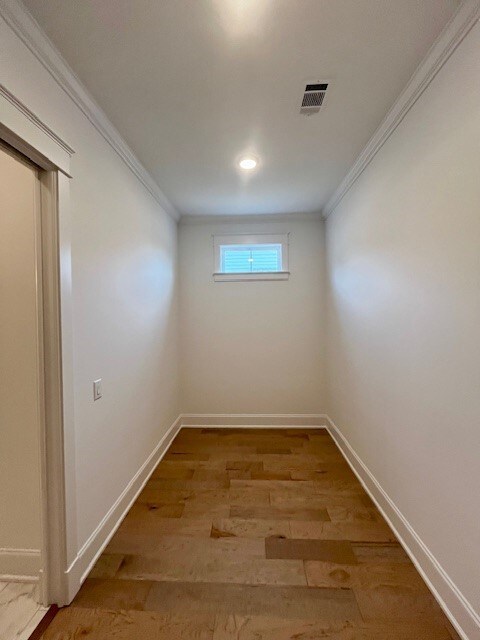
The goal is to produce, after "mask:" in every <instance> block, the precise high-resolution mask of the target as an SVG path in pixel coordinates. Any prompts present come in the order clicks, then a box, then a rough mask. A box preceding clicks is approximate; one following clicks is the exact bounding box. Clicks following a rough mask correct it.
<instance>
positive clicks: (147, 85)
mask: <svg viewBox="0 0 480 640" xmlns="http://www.w3.org/2000/svg"><path fill="white" fill-rule="evenodd" d="M24 2H25V4H26V5H27V7H28V8H29V9H30V11H31V12H32V13H33V15H34V16H35V18H36V19H37V20H38V22H39V23H40V25H41V26H42V27H43V29H44V31H45V32H46V33H47V34H48V35H49V36H50V38H51V39H52V41H53V42H54V44H55V45H56V46H57V48H58V49H59V50H60V52H61V53H62V55H63V56H64V58H65V59H66V60H67V62H68V63H69V64H70V66H71V67H72V68H73V70H74V71H75V72H76V74H77V75H78V76H79V78H80V79H81V80H82V81H83V83H84V84H85V85H86V87H87V88H88V89H89V91H90V92H91V94H92V95H93V96H94V98H95V99H96V101H97V102H98V103H99V104H100V106H101V107H102V108H103V109H104V111H105V112H106V113H107V115H108V116H109V118H110V120H111V121H112V122H113V124H114V125H115V126H116V127H117V128H118V130H119V131H120V133H121V134H122V136H123V137H124V139H125V140H126V141H127V142H128V144H129V145H130V146H131V148H132V149H133V150H134V152H135V153H136V155H137V156H138V157H139V159H140V160H141V162H142V163H143V164H144V166H145V167H146V168H147V169H148V171H149V172H150V173H151V175H152V176H153V178H154V179H155V180H156V181H157V183H158V185H159V186H160V188H161V189H162V190H163V192H164V193H165V195H166V196H167V198H169V199H170V201H171V202H172V203H173V205H174V207H175V208H176V209H177V211H178V212H179V213H180V214H183V215H186V214H188V215H231V214H237V215H238V214H242V215H243V214H267V213H277V214H278V213H296V212H312V211H314V212H318V211H321V209H322V207H323V206H324V205H325V203H326V202H327V200H328V198H329V197H330V196H331V195H332V193H333V191H334V190H335V188H336V187H337V186H338V184H339V182H340V181H341V180H342V178H343V177H344V176H345V174H346V173H347V171H348V169H349V168H350V166H351V165H352V163H353V161H354V160H355V158H356V157H357V156H358V154H359V153H360V151H361V150H362V148H363V147H364V145H365V144H366V143H367V141H368V140H369V138H370V137H371V135H372V134H373V132H374V131H375V129H376V128H377V126H378V125H379V124H380V122H381V120H382V119H383V117H384V116H385V114H386V112H387V111H388V109H389V108H390V107H391V106H392V104H393V103H394V101H395V99H396V98H397V96H398V95H399V94H400V92H401V91H402V89H403V88H404V86H405V85H406V83H407V82H408V80H409V78H410V76H411V75H412V73H413V72H414V71H415V69H416V67H417V66H418V64H419V63H420V61H421V60H422V58H423V57H424V56H425V55H426V53H427V51H428V49H429V47H430V46H431V44H432V43H433V41H434V40H435V38H436V37H437V36H438V35H439V33H440V32H441V30H442V29H443V27H444V26H445V24H446V23H447V22H448V20H449V19H450V17H451V16H452V15H453V13H454V11H455V10H456V8H457V7H458V4H459V2H458V0H81V1H79V0H24ZM311 80H329V81H330V86H329V89H328V93H327V100H326V104H325V106H324V107H323V108H322V110H321V111H320V113H319V114H317V115H314V116H310V117H306V116H303V115H300V114H299V101H300V100H301V96H302V93H303V90H304V88H305V84H306V82H307V81H311ZM243 153H253V154H254V155H255V156H257V157H258V159H259V161H260V163H259V167H258V169H257V170H255V171H254V172H252V173H249V174H246V173H245V172H242V171H240V170H239V169H238V166H237V161H238V157H239V155H241V154H243Z"/></svg>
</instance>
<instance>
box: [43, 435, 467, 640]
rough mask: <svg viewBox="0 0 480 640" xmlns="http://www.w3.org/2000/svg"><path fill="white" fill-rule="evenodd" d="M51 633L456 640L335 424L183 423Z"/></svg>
mask: <svg viewBox="0 0 480 640" xmlns="http://www.w3.org/2000/svg"><path fill="white" fill-rule="evenodd" d="M43 638H44V640H65V639H66V638H68V639H69V640H76V639H77V638H78V639H80V638H82V640H105V639H107V638H115V639H117V640H136V639H139V640H140V639H141V640H144V639H155V640H167V639H168V640H190V639H196V640H314V639H318V638H329V639H331V640H453V639H455V640H458V636H457V635H456V634H455V632H454V631H453V629H452V627H451V625H450V624H449V622H448V620H447V619H446V617H445V616H444V614H443V613H442V611H441V609H440V607H439V606H438V604H437V603H436V601H435V600H434V598H433V596H432V595H431V594H430V592H429V591H428V589H427V587H426V586H425V584H424V582H423V581H422V579H421V578H420V576H419V574H418V573H417V571H416V570H415V567H414V566H413V564H412V563H411V562H410V560H409V558H408V557H407V555H406V554H405V552H404V551H403V549H402V548H401V546H400V545H399V544H398V542H397V541H396V539H395V536H394V535H393V533H392V531H391V530H390V529H389V527H388V526H387V524H386V523H385V521H384V520H383V518H382V516H381V515H380V513H379V512H378V511H377V509H376V508H375V506H374V505H373V504H372V502H371V500H370V499H369V497H368V496H367V495H366V493H365V491H364V490H363V488H362V486H361V485H360V484H359V482H358V481H357V480H356V478H355V476H354V475H353V473H352V472H351V470H350V468H349V467H348V465H347V464H346V462H345V461H344V460H343V458H342V456H341V454H340V452H339V451H338V449H337V447H336V445H335V443H334V442H333V440H332V439H331V438H330V436H329V435H328V433H327V431H326V430H322V429H317V430H312V429H306V430H301V429H262V430H251V429H240V428H235V429H210V428H208V429H207V428H205V429H182V430H181V431H180V433H179V434H178V436H177V437H176V439H175V441H174V442H173V444H172V445H171V447H170V449H169V451H168V452H167V454H166V455H165V457H164V459H163V460H162V462H160V464H159V465H158V467H157V469H156V470H155V472H154V473H153V475H152V478H151V479H150V481H149V482H148V484H147V486H146V487H145V489H144V490H143V491H142V493H141V495H140V496H139V498H138V500H137V502H136V503H135V504H134V506H133V507H132V509H131V510H130V512H129V513H128V515H127V516H126V518H125V520H124V521H123V523H122V525H121V526H120V528H119V530H118V531H117V533H116V534H115V536H114V537H113V539H112V540H111V542H110V544H109V545H108V547H107V548H106V550H105V552H104V554H103V555H102V556H101V558H100V559H99V561H98V562H97V564H96V566H95V567H94V569H93V571H92V572H91V574H90V576H89V577H88V579H87V580H86V582H85V584H84V585H83V587H82V589H81V590H80V592H79V594H78V595H77V597H76V598H75V600H74V602H73V603H72V605H71V606H70V607H67V608H65V609H63V610H61V611H60V612H59V613H58V614H57V616H56V618H55V619H54V621H53V622H52V624H51V625H50V627H49V628H48V630H47V631H46V632H45V634H44V636H43Z"/></svg>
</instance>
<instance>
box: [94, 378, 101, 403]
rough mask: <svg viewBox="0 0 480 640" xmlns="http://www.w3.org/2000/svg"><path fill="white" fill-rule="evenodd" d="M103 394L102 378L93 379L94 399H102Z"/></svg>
mask: <svg viewBox="0 0 480 640" xmlns="http://www.w3.org/2000/svg"><path fill="white" fill-rule="evenodd" d="M102 396H103V392H102V379H101V378H99V379H98V380H94V381H93V400H94V401H95V400H100V398H101V397H102Z"/></svg>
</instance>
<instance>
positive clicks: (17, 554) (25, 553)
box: [0, 547, 42, 582]
mask: <svg viewBox="0 0 480 640" xmlns="http://www.w3.org/2000/svg"><path fill="white" fill-rule="evenodd" d="M41 568H42V567H41V553H40V550H39V549H12V548H10V547H2V548H0V581H1V582H37V581H38V576H39V572H40V569H41Z"/></svg>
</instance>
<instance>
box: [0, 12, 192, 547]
mask: <svg viewBox="0 0 480 640" xmlns="http://www.w3.org/2000/svg"><path fill="white" fill-rule="evenodd" d="M0 60H1V69H0V76H1V81H2V83H3V84H4V85H5V86H6V87H7V89H9V90H10V91H11V92H12V93H13V94H14V95H15V96H16V97H17V98H18V99H19V100H21V101H22V102H23V103H24V104H26V105H27V106H28V107H29V108H30V109H31V110H32V111H33V112H34V113H36V114H37V115H38V117H39V118H40V119H41V120H43V121H44V122H45V123H46V124H47V125H48V126H50V127H51V128H52V129H53V130H54V131H55V132H56V133H58V135H60V136H61V137H62V138H63V139H65V140H66V141H67V142H68V143H69V144H70V145H71V146H72V147H73V148H74V150H75V152H76V153H75V155H74V156H73V159H72V163H71V172H72V176H73V179H72V180H71V190H70V193H71V208H72V220H73V227H72V261H73V307H74V309H73V310H74V327H73V329H74V369H75V371H74V374H75V381H74V382H75V434H76V485H77V519H78V540H77V546H78V548H81V546H82V545H83V544H84V543H85V542H86V540H87V539H88V538H89V536H90V535H91V534H92V532H93V531H94V530H95V528H96V527H97V526H98V525H99V523H100V521H101V520H102V518H103V517H104V516H105V514H106V513H107V511H108V510H109V509H110V508H111V506H112V505H113V503H114V502H115V500H116V499H117V498H118V497H119V495H120V494H121V492H122V491H123V490H124V489H125V487H126V485H127V484H128V483H129V481H130V480H131V479H132V477H133V476H134V475H135V473H136V472H137V471H138V469H139V467H140V466H141V465H142V464H143V462H144V461H145V460H146V458H147V456H148V455H149V454H150V453H151V452H152V450H153V448H154V447H155V445H156V444H157V443H158V441H159V439H160V438H161V436H162V434H163V433H164V432H165V431H166V429H167V428H168V427H170V425H171V424H172V422H173V420H174V419H175V418H176V417H177V415H178V413H179V410H180V405H179V397H178V376H177V329H176V327H177V314H176V290H177V270H176V263H177V255H176V243H177V241H176V223H175V222H174V221H173V220H172V219H171V218H169V217H168V215H167V214H166V213H165V212H164V211H163V210H162V209H161V208H160V206H159V205H158V203H157V202H156V201H155V200H154V199H153V198H152V196H151V195H150V194H149V193H148V192H147V191H146V189H145V188H144V187H143V185H142V184H141V183H140V182H139V180H138V179H137V178H136V177H135V176H134V175H133V173H132V172H131V171H130V170H129V169H128V168H127V166H126V165H125V164H124V163H123V161H122V160H121V159H120V158H119V156H118V155H117V154H116V153H115V152H114V151H113V149H112V148H111V147H110V146H109V145H108V144H107V143H106V142H105V140H104V139H103V138H102V137H101V136H100V134H99V133H98V132H97V130H96V129H95V128H94V127H93V126H92V125H91V124H90V122H89V121H88V120H87V118H86V117H85V116H84V115H83V114H82V113H81V112H80V110H79V109H78V108H77V107H76V106H75V105H74V103H73V102H72V101H71V99H70V98H69V97H68V96H67V94H66V93H65V92H64V91H63V90H62V89H61V88H60V87H59V86H58V84H57V83H56V82H55V81H54V80H53V78H52V77H51V76H50V75H49V73H48V72H47V71H46V70H45V68H44V67H43V66H42V65H41V64H40V63H39V62H38V60H37V59H36V58H35V57H34V56H33V55H32V54H31V52H30V51H29V50H28V49H27V47H26V46H24V45H23V43H22V42H21V41H20V40H19V39H18V38H17V37H16V36H15V34H14V33H13V32H12V31H11V29H10V28H9V27H8V26H7V25H6V23H5V22H4V21H3V20H1V19H0ZM96 378H102V379H103V393H104V395H103V398H102V399H101V400H99V401H97V402H95V403H94V402H93V397H92V381H93V380H94V379H96Z"/></svg>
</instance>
